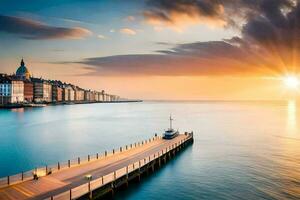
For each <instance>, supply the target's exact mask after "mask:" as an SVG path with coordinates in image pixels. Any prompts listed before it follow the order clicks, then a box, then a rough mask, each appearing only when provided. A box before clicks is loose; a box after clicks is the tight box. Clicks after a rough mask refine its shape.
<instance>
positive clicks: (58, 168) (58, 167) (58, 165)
mask: <svg viewBox="0 0 300 200" xmlns="http://www.w3.org/2000/svg"><path fill="white" fill-rule="evenodd" d="M57 170H60V164H59V162H57Z"/></svg>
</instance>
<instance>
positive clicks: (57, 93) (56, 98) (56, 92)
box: [52, 85, 63, 102]
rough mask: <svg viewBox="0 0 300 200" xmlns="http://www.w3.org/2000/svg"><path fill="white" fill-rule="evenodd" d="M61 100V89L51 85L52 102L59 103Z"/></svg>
mask: <svg viewBox="0 0 300 200" xmlns="http://www.w3.org/2000/svg"><path fill="white" fill-rule="evenodd" d="M62 100H63V89H62V88H61V87H60V86H59V85H52V101H53V102H61V101H62Z"/></svg>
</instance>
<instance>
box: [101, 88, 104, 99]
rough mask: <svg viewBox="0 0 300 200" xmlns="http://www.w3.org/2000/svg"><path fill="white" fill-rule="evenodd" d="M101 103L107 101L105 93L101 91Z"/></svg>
mask: <svg viewBox="0 0 300 200" xmlns="http://www.w3.org/2000/svg"><path fill="white" fill-rule="evenodd" d="M101 101H105V91H104V90H102V91H101Z"/></svg>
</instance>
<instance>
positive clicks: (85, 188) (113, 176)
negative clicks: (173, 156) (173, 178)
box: [44, 133, 193, 200]
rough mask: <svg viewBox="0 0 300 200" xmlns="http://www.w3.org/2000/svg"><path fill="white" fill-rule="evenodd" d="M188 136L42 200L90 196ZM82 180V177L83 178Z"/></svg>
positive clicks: (62, 199) (159, 155)
mask: <svg viewBox="0 0 300 200" xmlns="http://www.w3.org/2000/svg"><path fill="white" fill-rule="evenodd" d="M186 135H188V137H187V138H185V139H182V140H180V141H179V142H177V143H175V144H173V145H170V146H168V147H166V148H165V149H163V150H161V151H158V152H156V153H154V154H152V155H150V156H148V157H145V158H143V159H141V160H139V161H137V162H134V163H132V164H130V165H128V166H126V167H123V168H121V169H118V170H116V171H113V172H111V173H109V174H107V175H104V176H101V177H96V179H94V180H87V182H86V183H84V184H82V185H79V186H77V187H74V188H72V189H70V190H67V191H65V192H63V193H60V194H57V195H54V196H49V197H47V198H46V199H44V200H72V199H77V198H79V197H82V196H84V195H87V194H92V192H93V191H94V190H96V189H99V188H101V187H102V186H105V185H107V184H110V183H112V182H114V181H116V180H117V179H118V178H121V177H123V176H126V175H127V176H128V174H129V173H131V172H133V171H135V170H137V169H140V168H142V167H144V166H145V165H147V164H148V163H150V162H152V161H153V160H155V159H157V158H159V157H161V156H164V155H165V154H167V153H169V152H170V151H172V150H174V149H176V148H177V147H178V146H179V145H181V144H183V143H185V142H186V141H188V140H190V139H191V138H193V133H186ZM83 178H84V177H83Z"/></svg>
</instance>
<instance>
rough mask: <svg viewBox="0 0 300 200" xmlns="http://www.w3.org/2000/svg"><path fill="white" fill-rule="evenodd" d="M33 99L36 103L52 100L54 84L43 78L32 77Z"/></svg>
mask: <svg viewBox="0 0 300 200" xmlns="http://www.w3.org/2000/svg"><path fill="white" fill-rule="evenodd" d="M31 80H32V82H33V100H34V102H36V103H50V102H52V85H51V83H50V82H49V81H46V80H43V79H41V78H32V79H31Z"/></svg>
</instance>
